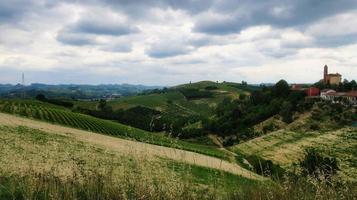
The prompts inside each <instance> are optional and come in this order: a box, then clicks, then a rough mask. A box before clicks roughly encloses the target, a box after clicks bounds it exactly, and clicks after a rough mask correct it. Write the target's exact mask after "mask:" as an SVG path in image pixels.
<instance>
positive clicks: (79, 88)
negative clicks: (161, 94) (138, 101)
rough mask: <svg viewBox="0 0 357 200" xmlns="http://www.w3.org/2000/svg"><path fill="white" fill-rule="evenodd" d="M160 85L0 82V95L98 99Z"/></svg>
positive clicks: (129, 93)
mask: <svg viewBox="0 0 357 200" xmlns="http://www.w3.org/2000/svg"><path fill="white" fill-rule="evenodd" d="M160 88H162V87H161V86H145V85H131V84H108V85H104V84H103V85H79V84H60V85H47V84H42V83H33V84H31V85H28V86H25V88H23V87H22V85H20V84H17V85H11V84H0V97H5V98H16V97H21V96H22V95H23V91H25V95H26V97H27V98H32V97H35V96H36V95H38V94H40V93H41V94H44V95H46V96H47V97H49V98H74V99H99V98H111V97H118V96H129V95H135V94H138V93H141V92H143V91H146V90H153V89H160Z"/></svg>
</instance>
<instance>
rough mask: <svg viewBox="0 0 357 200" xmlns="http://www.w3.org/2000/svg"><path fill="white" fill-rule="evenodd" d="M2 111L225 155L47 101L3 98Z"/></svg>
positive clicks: (205, 152) (210, 148) (218, 155)
mask: <svg viewBox="0 0 357 200" xmlns="http://www.w3.org/2000/svg"><path fill="white" fill-rule="evenodd" d="M0 112H5V113H10V114H16V115H21V116H24V117H29V118H34V119H38V120H41V121H47V122H50V123H55V124H60V125H64V126H68V127H73V128H79V129H82V130H86V131H92V132H97V133H102V134H107V135H113V136H120V137H125V138H133V139H136V140H138V141H142V142H148V143H153V144H158V145H162V146H170V147H175V148H182V149H186V150H189V151H195V152H200V153H204V154H207V155H212V156H216V157H220V158H225V154H224V152H222V151H220V150H217V149H212V147H204V146H202V145H195V144H191V143H187V142H183V141H177V140H174V139H171V138H169V137H165V136H163V135H161V134H155V133H149V132H146V131H143V130H140V129H136V128H132V127H130V126H126V125H122V124H120V123H117V122H112V121H108V120H103V119H99V118H95V117H92V116H89V115H84V114H80V113H75V112H72V111H71V110H68V109H65V108H62V107H58V106H52V105H49V104H47V103H42V102H38V101H31V100H0Z"/></svg>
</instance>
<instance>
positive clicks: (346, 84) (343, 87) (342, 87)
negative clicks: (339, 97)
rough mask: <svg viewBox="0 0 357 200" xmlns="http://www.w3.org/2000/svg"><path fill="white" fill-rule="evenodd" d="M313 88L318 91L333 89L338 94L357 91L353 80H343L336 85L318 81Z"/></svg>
mask: <svg viewBox="0 0 357 200" xmlns="http://www.w3.org/2000/svg"><path fill="white" fill-rule="evenodd" d="M314 86H315V87H317V88H319V89H333V90H336V91H339V92H348V91H352V90H357V82H356V81H355V80H351V81H348V80H347V79H345V80H343V81H342V82H341V83H340V84H338V85H330V84H324V83H323V82H322V81H320V82H317V83H315V84H314Z"/></svg>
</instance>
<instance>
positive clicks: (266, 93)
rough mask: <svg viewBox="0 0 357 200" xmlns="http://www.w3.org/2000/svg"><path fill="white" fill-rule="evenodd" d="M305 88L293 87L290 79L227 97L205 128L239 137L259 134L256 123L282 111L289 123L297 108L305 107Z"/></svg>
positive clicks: (240, 138) (238, 138)
mask: <svg viewBox="0 0 357 200" xmlns="http://www.w3.org/2000/svg"><path fill="white" fill-rule="evenodd" d="M304 97H305V94H304V93H303V92H297V91H291V90H290V88H289V85H288V84H287V83H286V81H284V80H281V81H279V82H278V83H277V84H276V85H275V86H273V87H263V88H261V89H260V90H254V91H253V92H252V93H251V95H250V98H247V99H242V100H241V99H236V100H230V99H225V100H224V101H223V102H222V103H220V104H218V106H217V108H216V115H215V117H214V118H213V119H211V120H209V121H207V123H206V124H205V128H206V129H207V130H209V131H213V132H215V133H218V134H220V135H223V136H224V135H237V140H238V141H240V140H247V139H250V138H254V137H256V136H258V133H255V132H254V131H253V130H252V126H253V125H255V124H258V123H260V122H262V121H264V120H266V119H268V118H269V117H272V116H274V115H276V114H280V115H281V116H282V118H283V120H284V121H285V122H286V123H290V122H292V116H293V114H294V112H297V111H299V110H303V109H304Z"/></svg>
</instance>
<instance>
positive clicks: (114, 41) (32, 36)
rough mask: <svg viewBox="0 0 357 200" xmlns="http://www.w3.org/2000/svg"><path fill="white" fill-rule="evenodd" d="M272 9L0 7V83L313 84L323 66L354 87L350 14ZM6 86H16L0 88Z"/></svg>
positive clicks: (216, 5) (225, 4)
mask: <svg viewBox="0 0 357 200" xmlns="http://www.w3.org/2000/svg"><path fill="white" fill-rule="evenodd" d="M42 2H46V1H45V0H44V1H42ZM83 2H86V3H83ZM150 2H151V1H150ZM190 2H191V1H190ZM274 2H275V1H267V3H266V4H261V3H251V2H250V1H244V2H243V3H242V4H237V3H236V2H235V1H217V0H216V1H213V3H212V4H207V6H199V5H198V4H192V2H191V3H187V4H186V3H182V4H181V3H180V4H177V5H176V4H175V5H172V4H170V3H168V2H166V1H164V0H162V1H155V3H154V2H151V3H147V2H146V1H145V2H141V3H140V4H139V3H136V2H134V1H133V2H128V3H126V4H118V3H114V2H113V3H110V2H109V1H108V2H98V1H77V2H76V3H73V2H72V1H61V2H60V3H52V4H48V3H34V4H31V6H29V7H28V9H17V8H16V6H15V4H14V6H7V7H1V5H0V11H1V9H2V10H6V11H7V13H8V15H6V16H5V15H4V14H3V15H4V16H1V14H0V19H1V20H3V21H2V22H1V23H0V30H1V31H0V73H3V74H11V75H12V76H13V75H14V74H16V73H19V74H21V72H22V71H26V72H27V73H32V75H31V76H30V77H32V78H33V79H32V81H35V82H55V83H61V82H66V83H68V82H73V83H101V82H103V83H114V82H115V83H123V82H129V83H143V84H152V85H158V84H161V85H173V84H179V83H182V82H188V81H190V80H191V81H199V80H207V79H208V80H220V81H223V80H226V81H237V82H240V81H241V80H243V79H244V80H248V81H249V82H252V83H259V82H275V81H277V80H279V79H281V78H285V79H287V80H288V81H290V82H314V81H317V80H318V79H320V76H321V68H322V66H323V65H324V64H328V65H330V66H331V68H332V69H331V70H333V71H338V72H339V73H341V74H342V75H343V77H344V78H348V79H352V78H355V77H357V60H356V59H357V58H356V56H355V53H354V52H357V47H356V46H357V40H355V39H357V31H356V29H355V27H356V26H357V21H356V19H357V13H356V10H351V8H348V9H347V8H344V9H342V8H341V9H340V8H339V9H340V10H334V11H333V12H332V11H331V13H332V14H331V15H330V16H328V17H326V15H321V16H320V15H317V14H318V13H309V12H307V13H306V16H310V17H311V20H305V21H301V20H303V18H305V15H302V13H301V12H302V11H301V10H304V9H301V8H299V9H301V10H299V12H298V11H297V7H296V5H295V4H291V5H290V6H286V5H284V4H276V3H274ZM9 4H11V3H10V2H9ZM192 5H195V7H192ZM267 5H271V6H269V9H266V11H267V13H266V15H259V16H257V15H254V13H256V12H260V10H264V9H265V8H267ZM190 6H191V7H190ZM294 6H295V7H294ZM304 6H306V5H305V3H304ZM188 7H190V8H188ZM334 9H336V8H334ZM16 10H17V12H15V11H16ZM19 11H21V12H19ZM3 13H5V12H3ZM13 13H22V14H21V15H14V14H13ZM25 16H26V17H25ZM279 17H280V18H281V19H279V20H278V19H276V18H279ZM297 17H300V18H302V19H301V20H300V18H297ZM15 19H16V20H15ZM313 19H314V20H313ZM284 20H286V21H284ZM3 22H4V23H3ZM198 29H200V30H198ZM10 69H11V70H10ZM9 71H11V73H10V72H9ZM307 71H309V73H307ZM49 74H51V76H53V74H55V76H53V80H51V79H50V78H48V76H50V75H49ZM11 80H12V82H17V81H18V77H13V79H11V78H6V79H5V78H4V79H2V82H5V81H6V82H7V81H11ZM30 81H31V80H30Z"/></svg>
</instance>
